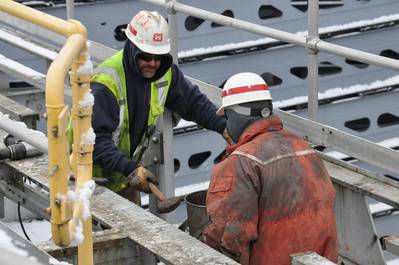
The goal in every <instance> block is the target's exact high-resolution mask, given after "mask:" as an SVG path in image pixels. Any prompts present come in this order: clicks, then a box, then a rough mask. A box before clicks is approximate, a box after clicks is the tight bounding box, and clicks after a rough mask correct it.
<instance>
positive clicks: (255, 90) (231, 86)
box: [216, 72, 272, 115]
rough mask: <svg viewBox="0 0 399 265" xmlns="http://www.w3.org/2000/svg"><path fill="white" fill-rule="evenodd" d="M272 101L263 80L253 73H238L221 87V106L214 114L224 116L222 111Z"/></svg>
mask: <svg viewBox="0 0 399 265" xmlns="http://www.w3.org/2000/svg"><path fill="white" fill-rule="evenodd" d="M263 100H272V96H271V95H270V92H269V87H268V86H267V84H266V82H265V80H263V78H262V77H260V76H259V75H257V74H254V73H248V72H245V73H239V74H235V75H233V76H232V77H230V78H229V79H228V80H227V81H226V83H225V84H224V86H223V92H222V106H221V107H220V108H219V109H218V111H217V112H216V114H217V115H224V109H225V108H228V107H231V106H235V105H238V104H242V103H248V102H254V101H263Z"/></svg>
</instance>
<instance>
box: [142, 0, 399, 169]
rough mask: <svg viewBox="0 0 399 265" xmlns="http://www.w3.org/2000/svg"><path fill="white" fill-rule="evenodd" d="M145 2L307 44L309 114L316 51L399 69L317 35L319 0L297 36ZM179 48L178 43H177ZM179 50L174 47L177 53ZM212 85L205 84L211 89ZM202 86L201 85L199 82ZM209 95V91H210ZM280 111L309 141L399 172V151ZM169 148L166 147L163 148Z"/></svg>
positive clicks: (171, 3)
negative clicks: (304, 32) (306, 31)
mask: <svg viewBox="0 0 399 265" xmlns="http://www.w3.org/2000/svg"><path fill="white" fill-rule="evenodd" d="M140 1H142V2H147V3H151V4H155V5H159V6H163V7H164V8H165V9H166V10H167V11H168V14H169V17H171V16H176V15H175V13H176V12H181V13H184V14H187V15H190V16H194V17H198V18H201V19H204V20H208V21H211V22H214V23H217V24H220V25H224V26H227V27H232V28H235V29H240V30H245V31H248V32H252V33H256V34H259V35H262V36H266V37H270V38H273V39H277V40H280V41H283V42H287V43H291V44H296V45H300V46H302V47H304V48H305V49H306V51H311V53H312V54H313V56H312V55H311V56H310V59H309V61H310V63H309V65H308V68H310V69H309V71H308V72H309V73H313V74H311V75H309V76H310V77H311V76H312V77H311V78H310V80H309V95H308V97H309V104H308V106H309V110H310V113H309V116H310V117H311V118H312V119H313V120H315V117H316V116H317V104H318V97H317V94H318V91H317V83H318V82H317V81H316V79H317V78H318V74H317V71H318V64H317V58H315V57H314V56H315V55H316V53H317V52H319V51H323V52H327V53H331V54H335V55H338V56H342V57H345V58H348V59H352V60H356V61H360V62H363V63H367V64H372V65H376V66H381V67H386V68H389V69H393V70H397V71H398V70H399V60H395V59H391V58H387V57H384V56H379V55H375V54H371V53H367V52H363V51H359V50H356V49H352V48H348V47H344V46H340V45H336V44H332V43H329V42H326V41H323V40H320V39H319V38H318V31H317V26H318V25H317V23H318V22H317V21H318V19H317V18H316V17H317V16H318V2H319V1H310V6H309V14H310V17H309V25H308V26H309V36H308V37H304V36H298V35H296V34H293V33H289V32H285V31H281V30H277V29H273V28H270V27H266V26H260V25H258V24H254V23H250V22H247V21H243V20H239V19H235V18H230V17H227V16H223V15H220V14H216V13H213V12H210V11H206V10H203V9H199V8H196V7H192V6H189V5H185V4H181V3H179V2H177V1H175V0H165V1H163V0H140ZM169 26H170V35H171V36H177V28H176V25H175V23H173V24H171V25H169ZM174 48H175V49H176V45H174ZM175 52H176V51H172V53H175ZM209 87H210V86H209V85H206V88H207V89H208V91H209ZM200 88H201V86H200ZM216 93H219V91H218V89H217V88H214V91H212V92H211V94H212V95H210V98H215V94H216ZM207 95H209V92H208V93H207ZM220 101H221V99H220V97H219V99H217V100H216V101H214V103H215V104H216V105H220V104H221V103H220ZM276 113H277V115H279V116H280V117H281V118H282V120H283V122H284V124H285V125H286V127H288V128H289V129H292V130H294V131H295V132H296V133H298V134H300V135H301V136H303V137H305V138H306V139H308V140H309V141H311V142H312V143H315V144H320V145H323V146H325V147H332V148H334V149H336V150H338V151H340V152H342V153H345V154H347V155H349V156H352V157H355V158H357V159H359V160H362V161H364V162H366V163H369V164H371V165H375V166H377V167H380V168H383V169H386V170H389V171H392V172H399V152H398V151H395V150H392V149H389V148H386V147H383V146H380V145H377V144H375V143H372V142H370V141H367V140H365V139H362V138H359V137H356V136H353V135H351V134H348V133H345V132H342V131H340V130H337V129H335V128H332V127H330V126H327V125H324V124H321V123H317V122H315V121H312V120H307V119H303V118H300V117H298V116H296V115H292V114H289V113H286V112H282V111H280V110H276ZM164 151H166V152H167V150H164Z"/></svg>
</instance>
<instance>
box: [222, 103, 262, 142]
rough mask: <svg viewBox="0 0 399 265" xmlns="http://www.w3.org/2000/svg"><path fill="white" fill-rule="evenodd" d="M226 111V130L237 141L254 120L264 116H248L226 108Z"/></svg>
mask: <svg viewBox="0 0 399 265" xmlns="http://www.w3.org/2000/svg"><path fill="white" fill-rule="evenodd" d="M224 113H225V115H226V118H227V121H226V130H227V132H228V133H229V135H230V137H231V139H232V140H233V141H234V142H235V143H237V141H238V139H239V138H240V136H241V134H242V132H243V131H244V130H245V129H246V128H247V127H248V126H249V125H250V124H252V123H253V122H255V121H257V120H259V119H262V117H259V116H256V117H251V116H246V115H243V114H239V113H237V112H235V111H234V110H231V109H225V110H224Z"/></svg>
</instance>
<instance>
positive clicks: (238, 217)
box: [203, 116, 337, 265]
mask: <svg viewBox="0 0 399 265" xmlns="http://www.w3.org/2000/svg"><path fill="white" fill-rule="evenodd" d="M227 152H228V156H227V158H226V159H225V160H224V161H222V162H220V163H219V164H217V165H216V166H215V168H214V170H213V172H212V179H211V183H210V185H209V190H208V193H207V201H206V204H207V211H208V215H209V218H210V221H211V223H210V224H209V225H208V226H207V227H206V229H205V230H204V234H203V238H204V241H205V242H206V243H207V244H208V245H210V246H212V247H214V248H215V249H218V250H221V251H223V252H226V253H229V254H230V255H231V256H233V257H235V258H236V259H237V260H239V261H240V263H241V264H242V265H248V264H250V265H265V264H270V265H271V264H273V265H274V264H276V265H277V264H278V265H289V264H291V263H290V258H289V255H290V254H294V253H299V252H304V251H314V252H317V253H318V254H320V255H322V256H325V257H326V258H328V259H330V260H332V261H336V260H337V233H336V224H335V213H334V201H335V190H334V187H333V185H332V183H331V181H330V178H329V175H328V172H327V170H326V168H325V167H324V165H323V162H322V161H321V159H320V158H319V156H318V155H317V154H316V153H315V151H314V150H313V149H312V148H311V147H310V146H309V144H308V143H307V142H306V141H304V140H302V139H301V138H299V137H297V136H295V135H293V134H292V133H290V132H288V131H287V130H284V129H283V127H282V123H281V121H280V119H279V118H278V117H277V116H271V117H269V118H265V119H261V120H258V121H256V122H255V123H253V124H251V125H250V126H249V127H248V128H246V129H245V131H244V132H243V134H242V135H241V136H240V138H239V140H238V143H237V144H235V145H232V146H229V147H228V148H227Z"/></svg>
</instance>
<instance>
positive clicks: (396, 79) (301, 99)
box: [273, 75, 399, 108]
mask: <svg viewBox="0 0 399 265" xmlns="http://www.w3.org/2000/svg"><path fill="white" fill-rule="evenodd" d="M398 83H399V75H396V76H392V77H389V78H387V79H385V80H376V81H374V82H372V83H371V84H357V85H353V86H349V87H335V88H330V89H328V90H326V91H324V92H320V93H318V95H319V100H323V99H328V98H334V97H337V96H344V95H349V94H353V93H359V92H365V91H368V90H372V89H376V88H380V87H389V86H392V85H396V84H398ZM306 102H308V96H298V97H294V98H290V99H285V100H279V101H274V102H273V106H274V107H276V108H282V107H287V106H292V105H298V104H304V103H306Z"/></svg>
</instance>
